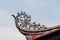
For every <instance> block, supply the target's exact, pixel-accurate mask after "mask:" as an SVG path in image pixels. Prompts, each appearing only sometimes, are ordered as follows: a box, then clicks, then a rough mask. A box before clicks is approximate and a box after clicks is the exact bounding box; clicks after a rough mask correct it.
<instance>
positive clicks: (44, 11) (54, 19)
mask: <svg viewBox="0 0 60 40" xmlns="http://www.w3.org/2000/svg"><path fill="white" fill-rule="evenodd" d="M21 10H22V11H25V12H26V13H27V14H29V15H31V16H32V21H36V22H37V23H41V24H45V25H46V26H48V27H49V26H54V25H58V24H60V0H0V31H1V33H0V35H1V36H0V40H24V36H22V34H20V33H19V32H18V30H17V29H16V27H15V24H14V19H13V17H12V16H11V15H12V14H15V15H16V13H17V12H20V11H21ZM21 36H22V37H21ZM7 38H8V39H7Z"/></svg>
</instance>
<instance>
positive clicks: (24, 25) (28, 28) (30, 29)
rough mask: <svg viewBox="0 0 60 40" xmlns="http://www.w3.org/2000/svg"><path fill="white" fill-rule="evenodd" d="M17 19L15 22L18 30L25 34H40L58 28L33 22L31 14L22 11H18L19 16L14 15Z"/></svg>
mask: <svg viewBox="0 0 60 40" xmlns="http://www.w3.org/2000/svg"><path fill="white" fill-rule="evenodd" d="M12 16H13V17H14V19H15V24H16V27H17V28H18V30H19V31H20V32H21V33H25V34H40V33H42V32H46V31H50V30H53V29H56V28H60V27H55V28H47V27H46V26H45V25H41V24H40V23H39V24H36V22H33V23H31V15H28V14H26V13H25V12H23V11H21V13H19V12H17V16H14V15H12Z"/></svg>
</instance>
